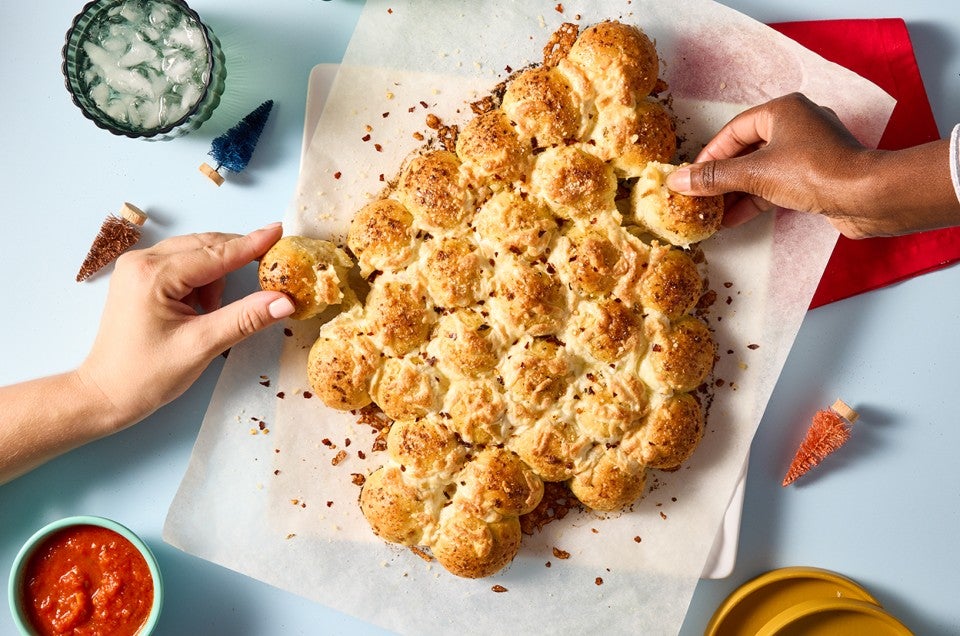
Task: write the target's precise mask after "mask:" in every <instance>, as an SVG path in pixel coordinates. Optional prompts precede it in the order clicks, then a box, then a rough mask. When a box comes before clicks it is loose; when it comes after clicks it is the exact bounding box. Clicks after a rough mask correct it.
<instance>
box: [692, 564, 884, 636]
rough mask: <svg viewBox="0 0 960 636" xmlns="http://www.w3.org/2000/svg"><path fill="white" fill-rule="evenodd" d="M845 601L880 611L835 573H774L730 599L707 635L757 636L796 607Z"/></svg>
mask: <svg viewBox="0 0 960 636" xmlns="http://www.w3.org/2000/svg"><path fill="white" fill-rule="evenodd" d="M842 599H850V600H855V601H862V602H864V603H867V604H871V605H873V606H876V607H880V603H879V602H877V600H876V599H875V598H874V597H873V596H871V595H870V593H869V592H867V590H865V589H864V588H863V587H861V586H860V585H859V584H857V583H856V582H854V581H852V580H850V579H848V578H847V577H845V576H842V575H840V574H837V573H835V572H831V571H829V570H823V569H820V568H811V567H787V568H780V569H777V570H772V571H770V572H767V573H766V574H762V575H760V576H758V577H757V578H755V579H752V580H750V581H748V582H747V583H744V584H743V585H741V586H740V587H739V588H737V589H736V590H735V591H734V592H733V593H732V594H731V595H730V596H728V597H727V599H726V600H725V601H724V602H723V603H721V605H720V607H718V608H717V611H716V612H714V614H713V617H712V618H711V619H710V622H709V623H708V624H707V628H706V630H705V631H704V635H705V636H727V635H739V634H757V633H759V632H760V630H761V629H764V628H765V627H766V625H767V624H768V623H769V622H770V621H771V620H772V619H774V618H776V617H778V616H779V615H780V614H781V613H782V612H784V611H785V610H789V609H791V608H793V607H794V606H797V605H799V604H803V603H805V602H808V601H819V602H825V601H836V600H842Z"/></svg>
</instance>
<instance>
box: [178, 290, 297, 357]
mask: <svg viewBox="0 0 960 636" xmlns="http://www.w3.org/2000/svg"><path fill="white" fill-rule="evenodd" d="M294 309H295V308H294V306H293V302H292V301H291V300H290V298H288V297H287V296H286V295H285V294H282V293H280V292H274V291H259V292H255V293H253V294H250V295H249V296H246V297H245V298H241V299H240V300H236V301H234V302H232V303H230V304H229V305H226V306H225V307H221V308H220V309H218V310H216V311H213V312H211V313H209V314H203V315H201V316H198V317H197V318H196V321H197V322H198V323H202V324H203V328H202V332H203V333H202V342H203V343H204V346H205V347H209V348H210V350H211V352H212V353H213V355H216V354H217V353H219V352H221V351H225V350H227V349H229V348H230V347H232V346H233V345H235V344H237V343H238V342H240V341H241V340H244V339H245V338H247V337H249V336H252V335H253V334H255V333H256V332H258V331H260V330H262V329H265V328H266V327H269V326H270V325H272V324H274V323H275V322H277V321H278V320H281V319H283V318H286V317H287V316H289V315H290V314H292V313H293V312H294Z"/></svg>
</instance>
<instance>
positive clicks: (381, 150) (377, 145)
mask: <svg viewBox="0 0 960 636" xmlns="http://www.w3.org/2000/svg"><path fill="white" fill-rule="evenodd" d="M373 148H374V149H375V150H376V151H377V152H383V146H381V145H380V144H373Z"/></svg>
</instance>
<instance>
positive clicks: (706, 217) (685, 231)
mask: <svg viewBox="0 0 960 636" xmlns="http://www.w3.org/2000/svg"><path fill="white" fill-rule="evenodd" d="M677 167H678V166H672V165H667V164H661V163H656V162H652V163H648V164H647V166H646V167H645V168H644V170H643V172H641V174H640V179H639V180H638V181H637V183H636V185H635V186H634V187H633V191H632V193H631V195H630V209H631V214H632V215H633V219H632V220H633V221H634V222H636V223H637V224H638V225H640V226H642V227H644V228H646V229H647V230H649V231H650V232H651V233H652V234H653V235H654V236H657V237H659V238H661V239H664V240H665V241H667V242H669V243H673V244H674V245H679V246H680V247H688V246H689V245H690V244H691V243H697V242H699V241H702V240H704V239H706V238H709V237H710V236H712V235H713V234H714V233H715V232H716V231H717V230H719V229H720V221H722V220H723V196H721V195H717V196H712V197H690V196H687V195H685V194H678V193H676V192H674V191H673V190H671V189H670V188H668V187H667V186H666V179H667V175H668V174H670V173H671V172H673V171H674V170H676V169H677Z"/></svg>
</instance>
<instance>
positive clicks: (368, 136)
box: [360, 133, 371, 141]
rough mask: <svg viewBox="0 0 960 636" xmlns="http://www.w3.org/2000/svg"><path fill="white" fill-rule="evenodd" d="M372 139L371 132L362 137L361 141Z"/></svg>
mask: <svg viewBox="0 0 960 636" xmlns="http://www.w3.org/2000/svg"><path fill="white" fill-rule="evenodd" d="M370 139H371V137H370V133H367V134H366V135H364V136H363V137H361V138H360V141H370Z"/></svg>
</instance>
